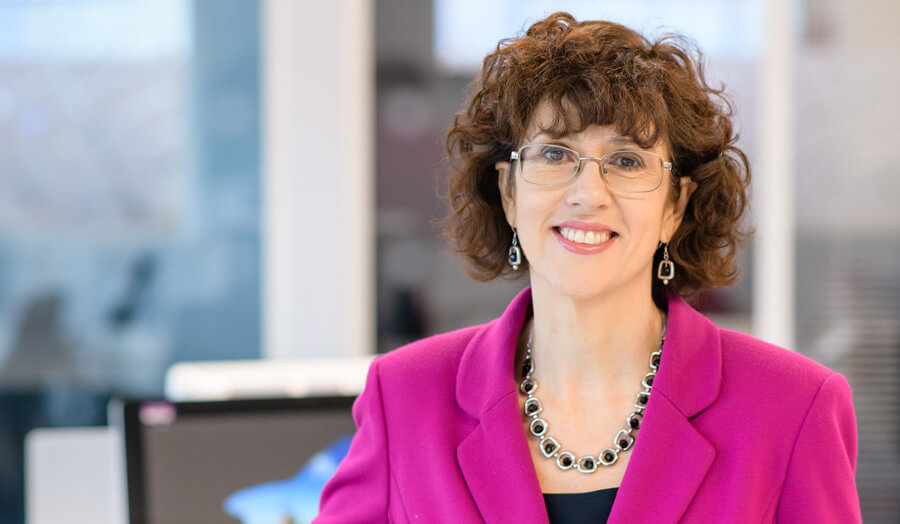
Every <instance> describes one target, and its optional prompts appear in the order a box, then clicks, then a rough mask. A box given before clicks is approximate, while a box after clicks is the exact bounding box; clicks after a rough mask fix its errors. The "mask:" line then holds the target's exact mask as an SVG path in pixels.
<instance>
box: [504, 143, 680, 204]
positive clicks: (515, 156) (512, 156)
mask: <svg viewBox="0 0 900 524" xmlns="http://www.w3.org/2000/svg"><path fill="white" fill-rule="evenodd" d="M531 146H553V147H558V148H561V149H565V150H567V151H571V152H573V153H575V155H576V156H577V157H578V165H577V166H575V170H574V171H573V172H572V178H570V179H568V180H566V181H565V182H560V183H559V184H539V183H537V182H532V181H531V180H528V179H526V178H525V175H524V174H522V173H523V169H522V162H521V161H520V162H519V173H520V174H522V180H524V181H525V182H528V183H529V184H534V185H536V186H542V187H556V186H563V185H566V184H568V183H570V182H571V181H573V180H575V179H576V178H578V175H580V174H581V172H582V171H583V170H584V164H585V161H586V160H593V161H595V162H597V163H598V164H600V176H601V178H602V179H603V182H604V183H606V185H608V186H609V187H611V188H613V189H615V190H616V191H622V192H624V193H650V192H653V191H656V190H657V189H659V186H661V185H662V180H663V178H665V172H666V171H672V162H668V161H666V159H665V158H663V156H662V155H659V154H657V153H654V152H652V151H644V150H641V151H635V150H633V149H617V150H616V151H610V152H608V153H606V154H604V155H603V156H601V157H595V156H581V153H579V152H578V151H575V150H574V149H572V148H571V147H566V146H561V145H559V144H545V143H540V142H538V143H534V144H525V145H524V146H522V147H520V148H519V149H517V150H515V151H510V153H509V161H510V162H512V161H514V160H521V158H520V157H521V156H522V150H523V149H525V148H526V147H531ZM616 153H646V154H648V155H653V156H655V157H657V158H659V159H660V160H661V161H662V167H663V172H662V173H661V174H660V177H659V182H657V183H656V186H655V187H654V188H653V189H645V190H644V191H628V190H626V189H619V188H617V187H614V186H613V185H612V184H610V183H609V181H608V180H606V167H605V166H604V165H603V159H604V158H606V157H607V156H608V155H613V154H616Z"/></svg>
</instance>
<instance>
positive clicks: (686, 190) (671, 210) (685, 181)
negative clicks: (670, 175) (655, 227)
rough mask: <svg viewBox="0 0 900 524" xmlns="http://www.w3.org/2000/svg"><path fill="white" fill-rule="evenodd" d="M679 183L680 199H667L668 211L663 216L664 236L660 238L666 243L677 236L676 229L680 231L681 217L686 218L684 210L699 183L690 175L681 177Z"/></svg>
mask: <svg viewBox="0 0 900 524" xmlns="http://www.w3.org/2000/svg"><path fill="white" fill-rule="evenodd" d="M679 185H680V186H681V194H679V195H678V199H677V200H676V201H674V202H673V201H672V200H671V199H667V200H666V211H665V213H664V216H663V228H662V235H663V238H661V239H660V240H661V241H663V242H666V243H668V242H669V241H670V240H671V239H672V237H673V236H675V231H678V226H680V225H681V219H682V218H684V211H685V209H687V205H688V202H689V201H690V199H691V194H693V192H694V190H696V189H697V183H696V182H694V181H693V180H691V178H690V177H688V176H683V177H680V178H679Z"/></svg>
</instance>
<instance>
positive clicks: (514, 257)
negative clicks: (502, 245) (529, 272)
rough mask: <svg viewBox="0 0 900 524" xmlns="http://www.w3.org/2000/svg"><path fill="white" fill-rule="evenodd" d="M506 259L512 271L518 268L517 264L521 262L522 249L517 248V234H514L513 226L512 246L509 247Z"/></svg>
mask: <svg viewBox="0 0 900 524" xmlns="http://www.w3.org/2000/svg"><path fill="white" fill-rule="evenodd" d="M507 259H508V260H509V265H511V266H512V268H513V271H516V270H518V269H519V264H521V263H522V250H521V249H519V236H518V235H517V234H516V228H513V239H512V246H510V248H509V255H508V256H507Z"/></svg>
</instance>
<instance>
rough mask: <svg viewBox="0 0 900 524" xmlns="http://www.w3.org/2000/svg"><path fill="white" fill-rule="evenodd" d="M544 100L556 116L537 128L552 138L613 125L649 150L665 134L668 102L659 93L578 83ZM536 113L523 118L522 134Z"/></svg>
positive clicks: (620, 132)
mask: <svg viewBox="0 0 900 524" xmlns="http://www.w3.org/2000/svg"><path fill="white" fill-rule="evenodd" d="M585 84H586V83H585ZM597 87H600V88H599V89H598V88H597ZM542 101H544V102H546V103H547V105H548V106H549V108H550V110H551V112H552V114H553V117H552V118H551V119H549V120H548V121H545V122H540V123H539V124H538V125H537V129H538V130H540V132H541V133H544V134H546V135H547V136H550V137H552V138H557V139H558V138H562V137H565V136H567V135H571V134H576V133H581V132H583V131H585V130H586V129H587V128H588V127H591V126H612V127H613V128H614V129H615V130H616V132H617V133H618V134H619V135H621V136H623V137H627V138H630V139H631V140H633V141H634V142H635V143H636V144H637V145H638V146H640V147H641V148H643V149H650V148H652V147H653V146H655V145H656V143H657V142H658V141H659V140H660V137H664V136H665V131H666V128H667V126H666V119H665V114H666V111H665V103H664V101H663V99H662V95H661V94H659V93H654V94H652V95H651V94H649V93H646V91H644V92H634V91H630V90H628V89H623V88H622V86H617V85H606V86H590V85H576V86H574V87H570V88H568V90H566V91H562V90H560V91H551V92H549V93H548V94H547V95H546V96H544V97H543V100H542ZM658 106H662V107H658ZM536 112H537V107H535V108H534V110H532V111H531V114H530V115H527V120H525V119H523V121H522V123H521V124H522V134H521V135H520V136H522V137H524V134H525V129H528V127H529V126H530V125H532V124H533V122H532V120H533V119H534V117H535V113H536ZM523 116H525V115H523Z"/></svg>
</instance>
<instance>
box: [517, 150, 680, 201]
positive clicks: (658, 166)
mask: <svg viewBox="0 0 900 524" xmlns="http://www.w3.org/2000/svg"><path fill="white" fill-rule="evenodd" d="M519 160H520V164H521V170H522V178H524V179H525V180H526V181H527V182H531V183H533V184H539V185H548V186H552V185H560V184H565V183H566V182H569V181H570V180H572V179H573V178H575V176H576V175H577V174H578V170H579V169H584V165H583V164H582V165H579V164H580V160H579V155H578V153H577V152H576V151H573V150H571V149H569V148H566V147H562V146H556V145H550V144H532V145H528V146H525V147H523V148H522V149H521V150H520V152H519ZM589 161H590V160H585V161H584V162H589ZM600 163H601V167H602V169H601V171H602V173H603V177H604V179H606V183H607V184H609V185H610V186H612V187H614V188H616V189H619V190H622V191H630V192H640V191H652V190H653V189H655V188H656V187H657V186H658V185H659V182H660V178H661V177H662V173H663V161H662V159H661V158H659V157H658V156H656V155H653V154H652V153H649V152H645V151H614V152H611V153H607V154H606V155H604V156H603V157H602V159H601V161H600Z"/></svg>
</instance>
